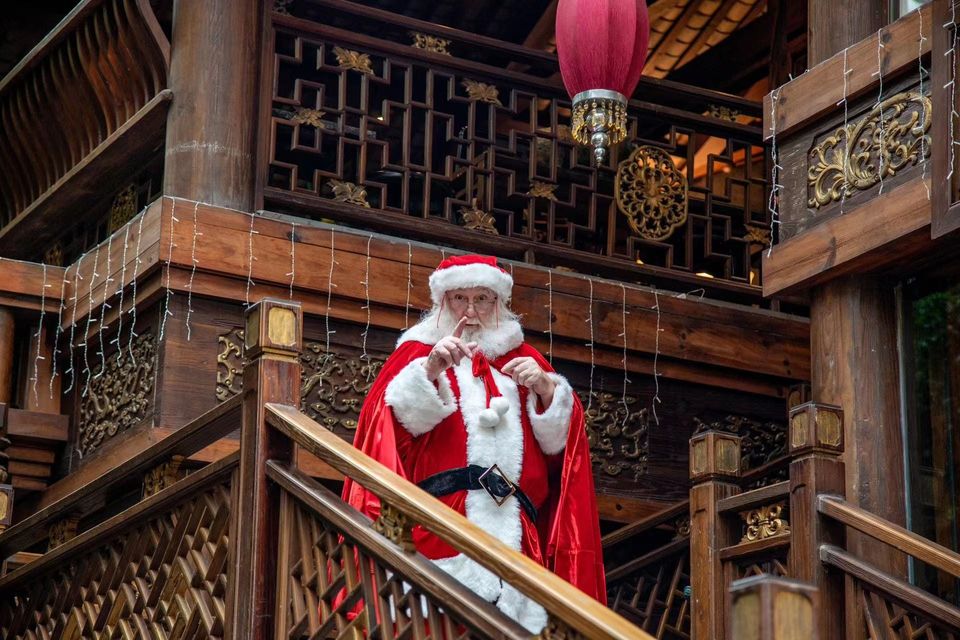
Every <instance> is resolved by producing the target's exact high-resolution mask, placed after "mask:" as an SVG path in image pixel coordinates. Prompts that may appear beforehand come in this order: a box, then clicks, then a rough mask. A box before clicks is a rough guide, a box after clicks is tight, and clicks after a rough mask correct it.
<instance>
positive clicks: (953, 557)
mask: <svg viewBox="0 0 960 640" xmlns="http://www.w3.org/2000/svg"><path fill="white" fill-rule="evenodd" d="M817 511H819V512H820V513H821V514H823V515H825V516H827V517H828V518H832V519H834V520H836V521H837V522H839V523H840V524H843V525H846V526H848V527H851V528H853V529H856V530H857V531H859V532H861V533H864V534H866V535H868V536H870V537H871V538H874V539H876V540H879V541H880V542H884V543H886V544H888V545H890V546H892V547H894V548H896V549H899V550H900V551H903V552H904V553H907V554H908V555H911V556H913V557H915V558H917V559H918V560H922V561H923V562H925V563H927V564H929V565H932V566H934V567H936V568H937V569H940V570H941V571H945V572H947V573H949V574H950V575H952V576H954V577H960V554H958V553H957V552H955V551H952V550H950V549H948V548H946V547H944V546H942V545H939V544H937V543H936V542H933V541H931V540H928V539H926V538H924V537H923V536H921V535H917V534H916V533H913V532H912V531H908V530H907V529H904V528H903V527H901V526H900V525H897V524H894V523H892V522H889V521H887V520H884V519H883V518H881V517H879V516H876V515H874V514H872V513H870V512H869V511H866V510H864V509H861V508H860V507H857V506H854V505H852V504H850V503H849V502H847V501H846V500H844V499H843V498H840V497H838V496H831V495H821V496H819V497H818V499H817Z"/></svg>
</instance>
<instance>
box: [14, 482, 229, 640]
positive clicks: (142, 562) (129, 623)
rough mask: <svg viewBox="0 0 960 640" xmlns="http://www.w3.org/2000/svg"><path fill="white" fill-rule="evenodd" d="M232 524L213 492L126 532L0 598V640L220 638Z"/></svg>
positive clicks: (220, 489) (220, 492)
mask: <svg viewBox="0 0 960 640" xmlns="http://www.w3.org/2000/svg"><path fill="white" fill-rule="evenodd" d="M230 519H231V513H230V490H229V487H228V486H227V485H218V486H212V487H205V488H204V489H203V490H202V491H199V492H195V493H193V494H192V495H190V496H188V497H187V498H185V499H183V500H181V501H180V502H179V503H178V504H176V505H174V506H173V507H172V508H170V509H169V510H168V511H166V512H161V513H157V514H156V515H155V516H153V517H152V518H150V519H149V520H147V521H146V522H139V523H136V524H133V525H131V526H127V527H126V528H124V529H122V530H121V531H119V532H118V533H117V534H116V536H115V537H114V538H112V539H111V540H110V542H108V543H106V544H102V545H100V546H96V547H93V548H91V549H89V550H84V551H80V552H79V553H78V554H77V555H74V556H72V557H70V559H69V561H68V562H63V563H59V564H57V565H55V566H52V567H51V568H50V569H49V570H48V571H47V572H46V573H44V574H41V575H39V576H37V578H36V579H35V581H34V583H33V584H31V585H29V586H30V588H28V589H22V590H20V592H19V593H18V594H17V597H16V598H13V597H5V598H3V599H0V637H4V638H45V637H71V638H80V637H83V638H119V637H130V638H132V637H140V638H155V639H157V640H168V639H172V638H181V637H193V638H220V637H223V633H224V622H225V620H224V616H225V609H224V596H225V594H226V589H227V572H226V566H227V559H228V555H229V552H230V546H229V537H228V533H229V528H230ZM108 586H109V588H107V587H108ZM62 625H66V626H62ZM54 628H58V629H61V630H63V631H62V633H58V634H54V633H53V630H54ZM71 629H72V631H71Z"/></svg>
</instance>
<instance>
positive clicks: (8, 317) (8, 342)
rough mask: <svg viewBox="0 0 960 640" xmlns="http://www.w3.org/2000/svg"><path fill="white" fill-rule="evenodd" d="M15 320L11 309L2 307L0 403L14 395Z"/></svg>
mask: <svg viewBox="0 0 960 640" xmlns="http://www.w3.org/2000/svg"><path fill="white" fill-rule="evenodd" d="M14 327H15V325H14V320H13V312H12V311H10V309H5V308H3V307H0V404H7V405H9V404H10V400H11V398H12V397H13V354H14V348H13V347H14V331H13V330H14Z"/></svg>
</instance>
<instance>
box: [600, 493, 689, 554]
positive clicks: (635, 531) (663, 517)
mask: <svg viewBox="0 0 960 640" xmlns="http://www.w3.org/2000/svg"><path fill="white" fill-rule="evenodd" d="M689 512H690V501H689V500H682V501H680V502H678V503H676V504H674V505H672V506H669V507H667V508H666V509H661V510H660V511H657V512H656V513H654V514H652V515H649V516H647V517H646V518H642V519H640V520H637V521H636V522H631V523H630V524H627V525H624V526H622V527H620V528H619V529H617V530H616V531H612V532H611V533H608V534H607V535H605V536H603V539H602V542H603V548H604V549H605V550H606V549H608V548H610V547H612V546H614V545H615V544H619V543H621V542H623V541H624V540H627V539H629V538H632V537H634V536H637V535H640V534H641V533H643V532H645V531H649V530H650V529H653V528H654V527H659V526H660V525H662V524H666V523H667V522H670V521H671V520H674V519H675V518H679V517H680V516H682V515H684V514H686V513H689Z"/></svg>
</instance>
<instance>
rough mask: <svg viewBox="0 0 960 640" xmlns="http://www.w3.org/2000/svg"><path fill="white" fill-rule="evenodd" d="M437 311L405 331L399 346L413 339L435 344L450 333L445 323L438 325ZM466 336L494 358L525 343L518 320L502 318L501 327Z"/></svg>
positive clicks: (489, 356) (465, 336) (486, 354)
mask: <svg viewBox="0 0 960 640" xmlns="http://www.w3.org/2000/svg"><path fill="white" fill-rule="evenodd" d="M437 313H438V312H437V311H432V312H430V313H428V314H427V315H426V316H424V317H423V319H422V320H420V322H418V323H417V324H415V325H413V326H412V327H410V328H409V329H407V330H406V331H404V332H403V334H402V335H401V336H400V339H399V340H397V346H398V347H399V346H400V345H401V344H403V343H404V342H413V341H416V342H422V343H424V344H428V345H435V344H437V342H438V341H439V340H440V339H441V338H443V337H444V336H447V335H450V331H449V329H448V328H447V327H445V326H444V324H443V323H440V326H439V327H438V326H437ZM468 331H469V330H468ZM464 338H466V339H467V340H470V341H476V342H477V344H478V345H479V347H480V351H482V352H483V355H485V356H487V357H488V358H490V359H491V360H493V359H495V358H499V357H500V356H502V355H504V354H505V353H509V352H511V351H513V350H514V349H516V348H517V347H519V346H520V345H521V344H523V329H521V328H520V323H519V322H517V321H516V320H501V321H500V326H499V327H496V328H486V329H483V330H482V331H480V332H479V335H478V336H476V337H472V336H470V335H469V334H468V333H465V334H464Z"/></svg>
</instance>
